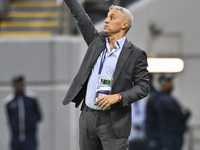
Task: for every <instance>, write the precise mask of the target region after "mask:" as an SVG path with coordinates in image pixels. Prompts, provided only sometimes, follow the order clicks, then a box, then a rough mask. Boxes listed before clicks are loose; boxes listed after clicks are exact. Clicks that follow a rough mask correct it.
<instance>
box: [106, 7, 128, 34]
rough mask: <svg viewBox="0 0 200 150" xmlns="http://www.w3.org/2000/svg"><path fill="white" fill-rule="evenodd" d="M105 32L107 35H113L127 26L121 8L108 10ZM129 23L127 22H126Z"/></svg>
mask: <svg viewBox="0 0 200 150" xmlns="http://www.w3.org/2000/svg"><path fill="white" fill-rule="evenodd" d="M104 22H105V26H104V32H105V33H106V34H107V35H112V34H115V33H118V32H120V31H121V30H123V29H124V28H126V27H125V15H124V14H122V13H121V12H120V11H119V10H116V9H113V10H110V11H109V12H108V16H107V18H106V19H105V20H104ZM126 23H127V22H126Z"/></svg>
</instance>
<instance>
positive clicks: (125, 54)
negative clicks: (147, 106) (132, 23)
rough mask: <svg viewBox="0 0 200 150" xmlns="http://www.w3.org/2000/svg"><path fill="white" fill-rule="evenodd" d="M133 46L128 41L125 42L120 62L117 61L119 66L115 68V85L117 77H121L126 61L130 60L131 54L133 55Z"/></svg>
mask: <svg viewBox="0 0 200 150" xmlns="http://www.w3.org/2000/svg"><path fill="white" fill-rule="evenodd" d="M130 48H131V44H130V43H129V42H128V40H127V39H126V40H125V43H124V46H123V48H122V50H121V53H120V55H119V58H118V61H117V65H116V68H115V72H114V75H113V84H112V85H114V84H115V81H116V79H117V77H118V76H119V74H120V72H121V71H122V68H123V66H124V64H125V63H126V60H127V59H128V57H129V55H130V53H131V49H130Z"/></svg>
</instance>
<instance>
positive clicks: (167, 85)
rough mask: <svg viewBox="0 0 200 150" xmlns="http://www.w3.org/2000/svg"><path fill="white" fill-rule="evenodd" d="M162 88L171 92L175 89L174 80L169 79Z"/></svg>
mask: <svg viewBox="0 0 200 150" xmlns="http://www.w3.org/2000/svg"><path fill="white" fill-rule="evenodd" d="M162 89H163V90H164V91H165V92H168V93H171V91H172V90H173V82H172V81H167V82H165V83H164V84H163V85H162Z"/></svg>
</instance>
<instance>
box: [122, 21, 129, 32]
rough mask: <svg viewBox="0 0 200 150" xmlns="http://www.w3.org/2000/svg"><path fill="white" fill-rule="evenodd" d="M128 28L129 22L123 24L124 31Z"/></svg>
mask: <svg viewBox="0 0 200 150" xmlns="http://www.w3.org/2000/svg"><path fill="white" fill-rule="evenodd" d="M127 28H128V22H127V21H124V22H123V23H122V29H123V30H126V29H127Z"/></svg>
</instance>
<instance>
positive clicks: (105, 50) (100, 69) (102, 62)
mask: <svg viewBox="0 0 200 150" xmlns="http://www.w3.org/2000/svg"><path fill="white" fill-rule="evenodd" d="M106 52H107V48H105V49H104V51H103V54H102V57H101V62H100V66H99V73H98V75H99V77H100V75H101V71H102V69H103V64H104V62H105V59H106Z"/></svg>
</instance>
